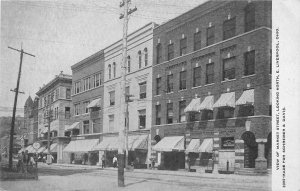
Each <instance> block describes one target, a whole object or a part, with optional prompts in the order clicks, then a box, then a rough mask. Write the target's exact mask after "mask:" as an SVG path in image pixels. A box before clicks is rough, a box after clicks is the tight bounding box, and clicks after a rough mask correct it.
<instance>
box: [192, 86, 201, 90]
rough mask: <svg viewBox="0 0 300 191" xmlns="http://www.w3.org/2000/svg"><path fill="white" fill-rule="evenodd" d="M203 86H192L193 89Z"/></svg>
mask: <svg viewBox="0 0 300 191" xmlns="http://www.w3.org/2000/svg"><path fill="white" fill-rule="evenodd" d="M201 87H202V86H195V87H192V89H197V88H201Z"/></svg>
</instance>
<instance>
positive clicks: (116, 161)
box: [113, 155, 118, 168]
mask: <svg viewBox="0 0 300 191" xmlns="http://www.w3.org/2000/svg"><path fill="white" fill-rule="evenodd" d="M117 163H118V159H117V157H116V155H115V156H114V158H113V164H114V168H116V167H117Z"/></svg>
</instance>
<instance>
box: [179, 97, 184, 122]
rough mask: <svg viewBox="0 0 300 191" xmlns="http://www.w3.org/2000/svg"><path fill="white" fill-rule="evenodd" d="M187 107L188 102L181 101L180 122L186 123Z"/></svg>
mask: <svg viewBox="0 0 300 191" xmlns="http://www.w3.org/2000/svg"><path fill="white" fill-rule="evenodd" d="M185 107H186V101H185V100H184V101H180V102H179V122H180V123H182V122H186V117H185V112H184V109H185Z"/></svg>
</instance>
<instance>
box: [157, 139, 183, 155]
mask: <svg viewBox="0 0 300 191" xmlns="http://www.w3.org/2000/svg"><path fill="white" fill-rule="evenodd" d="M153 150H154V151H160V152H171V151H184V137H183V136H174V137H164V138H163V139H162V140H161V141H159V142H158V143H157V144H156V145H155V146H154V147H153Z"/></svg>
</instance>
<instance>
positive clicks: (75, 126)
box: [65, 122, 80, 131]
mask: <svg viewBox="0 0 300 191" xmlns="http://www.w3.org/2000/svg"><path fill="white" fill-rule="evenodd" d="M79 123H80V122H75V123H73V124H72V125H65V131H71V130H73V129H79Z"/></svg>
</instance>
